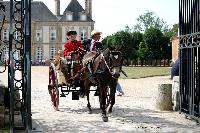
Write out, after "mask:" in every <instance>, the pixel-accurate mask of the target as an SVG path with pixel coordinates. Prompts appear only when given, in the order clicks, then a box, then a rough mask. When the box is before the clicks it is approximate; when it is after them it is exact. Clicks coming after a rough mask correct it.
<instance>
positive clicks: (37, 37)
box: [35, 30, 42, 42]
mask: <svg viewBox="0 0 200 133" xmlns="http://www.w3.org/2000/svg"><path fill="white" fill-rule="evenodd" d="M35 41H36V42H41V41H42V30H36V32H35Z"/></svg>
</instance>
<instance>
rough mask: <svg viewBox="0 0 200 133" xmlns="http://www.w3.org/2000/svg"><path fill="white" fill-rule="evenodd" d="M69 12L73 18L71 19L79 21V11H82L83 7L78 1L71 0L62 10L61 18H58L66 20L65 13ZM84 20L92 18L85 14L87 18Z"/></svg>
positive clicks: (90, 20)
mask: <svg viewBox="0 0 200 133" xmlns="http://www.w3.org/2000/svg"><path fill="white" fill-rule="evenodd" d="M69 12H71V13H72V15H73V17H72V18H73V20H72V21H76V22H77V21H80V13H81V12H82V13H84V12H85V10H84V9H83V7H82V6H81V5H80V3H79V2H78V1H77V0H71V2H70V3H69V5H68V6H67V8H66V9H65V11H64V12H63V15H62V18H61V19H60V21H67V19H66V13H69ZM86 21H89V22H93V20H92V18H90V17H89V16H88V15H87V19H86Z"/></svg>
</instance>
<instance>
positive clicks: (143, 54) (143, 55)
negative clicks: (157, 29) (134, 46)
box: [138, 42, 148, 66]
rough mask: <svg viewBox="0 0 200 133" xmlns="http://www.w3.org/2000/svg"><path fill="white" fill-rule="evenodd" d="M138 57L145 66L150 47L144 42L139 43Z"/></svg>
mask: <svg viewBox="0 0 200 133" xmlns="http://www.w3.org/2000/svg"><path fill="white" fill-rule="evenodd" d="M138 57H139V59H140V60H141V66H143V64H144V60H146V59H147V58H148V48H147V46H146V44H145V43H144V42H140V44H139V50H138Z"/></svg>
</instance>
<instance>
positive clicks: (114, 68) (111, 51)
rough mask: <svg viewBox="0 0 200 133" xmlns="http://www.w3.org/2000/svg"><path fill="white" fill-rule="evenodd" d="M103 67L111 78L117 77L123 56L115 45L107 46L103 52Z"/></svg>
mask: <svg viewBox="0 0 200 133" xmlns="http://www.w3.org/2000/svg"><path fill="white" fill-rule="evenodd" d="M102 59H103V62H104V64H105V67H104V68H107V69H108V71H109V73H110V74H111V75H112V77H113V78H116V79H117V78H119V76H120V72H121V69H122V64H123V56H122V52H121V50H120V49H118V48H116V47H115V46H111V45H110V46H109V47H108V48H107V49H106V50H105V51H104V52H103V58H102Z"/></svg>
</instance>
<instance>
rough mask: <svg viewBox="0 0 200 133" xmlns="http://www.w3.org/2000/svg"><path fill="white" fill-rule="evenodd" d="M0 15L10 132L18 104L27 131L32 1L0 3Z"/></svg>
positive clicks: (28, 121)
mask: <svg viewBox="0 0 200 133" xmlns="http://www.w3.org/2000/svg"><path fill="white" fill-rule="evenodd" d="M0 12H1V13H0V18H1V22H0V23H1V27H0V30H1V31H0V33H1V36H0V41H1V43H0V48H1V51H0V56H1V61H0V63H1V65H2V64H3V65H4V66H5V67H4V70H3V71H1V72H5V70H6V69H7V68H8V90H9V99H10V105H9V123H10V132H11V133H13V132H14V130H15V128H17V124H16V123H17V120H16V119H17V118H16V115H15V107H16V105H17V104H19V105H20V112H21V115H20V116H21V123H22V127H23V128H24V129H23V130H25V131H26V132H30V131H31V128H32V119H31V63H30V61H31V59H30V57H31V0H10V1H1V2H0ZM16 73H18V74H16ZM16 75H18V76H16ZM16 92H19V94H20V97H19V98H18V99H16V97H15V94H16ZM20 128H21V127H20Z"/></svg>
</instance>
